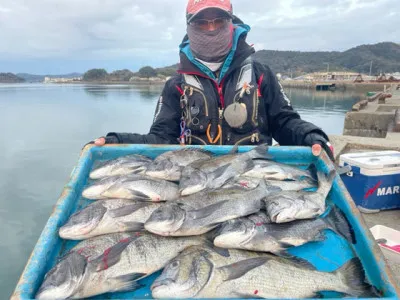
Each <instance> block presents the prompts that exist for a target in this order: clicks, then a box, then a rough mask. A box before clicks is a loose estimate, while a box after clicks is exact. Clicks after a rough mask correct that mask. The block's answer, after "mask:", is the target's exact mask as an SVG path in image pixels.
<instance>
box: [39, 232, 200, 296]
mask: <svg viewBox="0 0 400 300" xmlns="http://www.w3.org/2000/svg"><path fill="white" fill-rule="evenodd" d="M204 242H206V241H205V239H204V238H203V237H185V238H169V237H161V236H156V235H152V234H148V233H140V232H138V233H135V234H130V236H129V237H127V238H125V239H121V240H120V241H118V242H117V243H115V244H114V245H112V246H111V247H109V248H107V249H105V250H104V252H103V253H102V254H100V255H99V256H96V257H94V256H91V257H90V258H89V259H87V258H86V257H85V255H84V253H79V251H74V252H72V253H71V254H70V255H68V256H66V257H65V258H64V260H62V261H61V262H60V263H62V265H57V266H55V267H54V268H53V269H52V270H51V271H50V272H49V274H48V275H47V276H46V278H45V280H44V282H43V284H42V287H41V288H40V289H39V292H38V294H37V295H36V298H37V299H66V298H72V299H80V298H87V297H91V296H95V295H101V294H104V293H108V292H121V291H132V290H135V289H137V288H139V287H140V285H139V284H138V283H137V281H138V280H140V279H142V278H144V277H146V276H148V275H150V274H153V273H154V272H156V271H158V270H160V269H162V268H163V267H164V266H165V265H166V264H167V263H168V262H169V261H171V260H172V259H173V258H175V257H176V256H177V255H178V254H179V253H180V252H181V251H183V250H184V249H185V248H187V247H189V246H194V245H201V244H202V243H204Z"/></svg>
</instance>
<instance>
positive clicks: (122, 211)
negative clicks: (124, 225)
mask: <svg viewBox="0 0 400 300" xmlns="http://www.w3.org/2000/svg"><path fill="white" fill-rule="evenodd" d="M149 205H151V203H146V202H137V203H134V204H130V205H126V206H123V207H120V208H116V209H113V210H111V211H110V212H109V213H110V216H111V217H113V218H119V217H124V216H128V215H130V214H132V213H134V212H135V211H137V210H138V209H141V208H143V207H146V206H149Z"/></svg>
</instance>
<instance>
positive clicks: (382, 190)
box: [339, 151, 400, 212]
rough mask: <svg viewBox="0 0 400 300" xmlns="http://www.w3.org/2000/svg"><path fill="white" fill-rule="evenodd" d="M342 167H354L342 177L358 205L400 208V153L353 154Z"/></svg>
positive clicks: (345, 157) (343, 159) (342, 160)
mask: <svg viewBox="0 0 400 300" xmlns="http://www.w3.org/2000/svg"><path fill="white" fill-rule="evenodd" d="M339 164H340V166H346V165H350V166H351V171H350V172H348V173H347V174H343V175H342V180H343V182H344V184H345V185H346V187H347V190H348V191H349V193H350V195H351V196H352V198H353V200H354V202H355V203H356V204H357V206H358V207H359V208H360V209H361V210H363V211H365V212H374V211H380V210H385V209H398V208H400V152H398V151H380V152H364V153H349V154H343V155H341V156H340V161H339Z"/></svg>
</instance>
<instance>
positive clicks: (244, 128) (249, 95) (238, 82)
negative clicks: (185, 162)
mask: <svg viewBox="0 0 400 300" xmlns="http://www.w3.org/2000/svg"><path fill="white" fill-rule="evenodd" d="M182 77H183V83H182V86H181V89H180V92H181V95H182V97H181V103H180V104H181V109H182V121H183V122H182V124H183V125H184V126H181V129H182V134H181V143H185V144H192V145H256V144H264V143H268V144H271V143H272V137H271V135H270V134H269V132H268V124H267V118H266V112H265V105H264V104H263V103H260V101H259V96H261V94H260V89H259V85H258V82H257V79H256V74H255V72H254V68H253V63H252V60H251V58H248V59H246V60H245V61H244V62H243V63H242V65H241V66H240V67H239V68H237V69H236V70H235V71H233V72H232V73H231V74H230V75H229V76H228V78H226V80H224V82H223V83H221V84H220V85H219V84H218V83H217V82H216V81H214V80H212V79H208V78H204V77H201V76H196V75H189V74H183V75H182ZM261 80H262V79H261ZM261 80H260V82H261Z"/></svg>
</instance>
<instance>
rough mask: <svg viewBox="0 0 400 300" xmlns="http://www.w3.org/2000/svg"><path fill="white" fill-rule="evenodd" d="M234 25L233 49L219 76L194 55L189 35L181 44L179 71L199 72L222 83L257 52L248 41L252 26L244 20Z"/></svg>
mask: <svg viewBox="0 0 400 300" xmlns="http://www.w3.org/2000/svg"><path fill="white" fill-rule="evenodd" d="M236 20H238V19H236ZM239 21H240V20H239ZM234 26H235V28H234V34H233V41H232V49H231V51H230V52H229V54H228V56H227V57H226V59H225V61H224V63H223V65H222V67H221V72H220V75H219V78H217V77H216V76H215V74H214V73H213V72H212V71H211V70H210V69H209V68H208V67H206V66H205V65H204V64H202V63H201V62H199V61H198V60H197V59H196V58H195V57H194V55H193V53H192V51H191V50H190V45H189V39H188V37H187V35H186V36H185V38H184V40H183V42H182V44H181V45H180V46H179V47H180V60H181V63H180V68H179V70H178V72H179V73H192V74H199V75H202V76H206V77H209V78H211V79H213V80H215V81H218V83H221V81H222V80H223V78H224V77H225V76H226V75H228V73H230V72H231V71H232V70H233V69H235V68H236V67H237V66H240V65H241V64H242V62H243V61H244V60H245V59H246V58H247V57H249V56H250V55H252V54H253V53H254V52H255V51H254V48H253V47H251V46H249V45H248V44H247V43H246V37H247V33H248V32H249V31H250V26H248V25H245V24H243V23H242V22H239V24H235V23H234Z"/></svg>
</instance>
